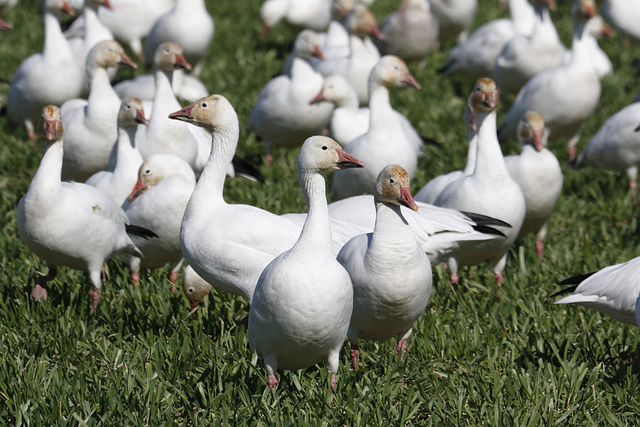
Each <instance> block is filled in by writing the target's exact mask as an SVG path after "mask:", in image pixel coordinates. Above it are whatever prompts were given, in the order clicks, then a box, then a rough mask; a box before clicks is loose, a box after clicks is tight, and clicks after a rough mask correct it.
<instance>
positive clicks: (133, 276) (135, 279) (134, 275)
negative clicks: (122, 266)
mask: <svg viewBox="0 0 640 427" xmlns="http://www.w3.org/2000/svg"><path fill="white" fill-rule="evenodd" d="M131 283H133V287H134V288H135V287H136V286H138V283H140V273H138V272H137V271H134V272H133V273H131Z"/></svg>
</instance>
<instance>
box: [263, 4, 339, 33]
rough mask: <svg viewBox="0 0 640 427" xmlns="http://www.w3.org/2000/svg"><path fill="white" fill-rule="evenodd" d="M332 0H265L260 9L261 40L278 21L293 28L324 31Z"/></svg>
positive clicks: (329, 19) (327, 22) (327, 24)
mask: <svg viewBox="0 0 640 427" xmlns="http://www.w3.org/2000/svg"><path fill="white" fill-rule="evenodd" d="M332 3H333V2H332V0H265V2H264V3H262V6H261V7H260V18H261V19H262V39H263V40H264V39H266V38H267V37H268V35H269V32H270V31H271V28H273V26H274V25H276V24H277V23H278V22H280V21H284V22H286V23H287V24H289V25H291V26H292V27H294V28H298V29H310V30H314V31H324V30H326V29H327V27H328V26H329V22H330V21H331V7H332Z"/></svg>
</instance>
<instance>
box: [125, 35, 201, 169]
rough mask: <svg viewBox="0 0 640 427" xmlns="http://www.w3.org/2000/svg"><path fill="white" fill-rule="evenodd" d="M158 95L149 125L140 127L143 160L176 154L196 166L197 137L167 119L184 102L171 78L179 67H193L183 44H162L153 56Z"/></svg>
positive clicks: (184, 127) (137, 135)
mask: <svg viewBox="0 0 640 427" xmlns="http://www.w3.org/2000/svg"><path fill="white" fill-rule="evenodd" d="M153 64H154V71H153V74H154V78H155V96H154V98H153V109H152V110H151V115H150V117H149V125H148V126H139V127H138V132H137V133H136V145H137V146H138V149H139V150H140V154H142V158H143V159H148V158H149V157H151V156H152V155H153V154H160V153H163V154H173V155H175V156H178V157H180V158H182V159H183V160H184V161H186V162H187V163H189V164H190V165H191V167H193V168H195V167H196V163H197V160H198V140H197V138H196V136H195V134H194V133H193V131H192V130H191V129H190V128H191V126H188V125H186V124H184V123H178V122H176V121H174V120H170V119H169V118H168V115H169V113H171V112H173V111H176V110H178V109H180V107H181V105H180V103H179V102H178V100H177V99H176V96H175V95H174V93H173V90H172V88H171V78H172V74H173V71H174V70H176V69H187V70H188V69H190V68H191V65H190V64H189V62H187V60H186V59H185V58H184V56H183V55H182V47H180V45H178V44H176V43H172V42H166V43H162V44H161V45H160V46H158V49H156V54H155V56H154V61H153Z"/></svg>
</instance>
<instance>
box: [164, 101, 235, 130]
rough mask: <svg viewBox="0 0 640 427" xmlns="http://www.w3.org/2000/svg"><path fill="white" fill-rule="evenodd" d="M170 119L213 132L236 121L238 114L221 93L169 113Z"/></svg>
mask: <svg viewBox="0 0 640 427" xmlns="http://www.w3.org/2000/svg"><path fill="white" fill-rule="evenodd" d="M169 118H170V119H174V120H180V121H183V122H187V123H191V124H192V125H196V126H200V127H203V128H205V129H207V130H208V131H209V132H213V131H214V130H216V129H219V128H227V127H230V126H232V124H233V123H237V121H238V116H237V115H236V112H235V110H234V109H233V106H232V105H231V103H230V102H229V101H228V100H227V98H225V97H224V96H222V95H215V94H214V95H209V96H205V97H204V98H202V99H200V100H199V101H197V102H195V103H193V104H191V105H187V106H186V107H184V108H183V109H181V110H178V111H176V112H174V113H171V114H169Z"/></svg>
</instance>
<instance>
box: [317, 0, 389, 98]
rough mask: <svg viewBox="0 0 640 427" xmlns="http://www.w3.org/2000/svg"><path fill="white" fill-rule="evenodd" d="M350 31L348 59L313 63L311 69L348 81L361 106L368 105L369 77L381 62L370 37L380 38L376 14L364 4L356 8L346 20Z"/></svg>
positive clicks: (330, 59) (329, 59)
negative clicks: (336, 75)
mask: <svg viewBox="0 0 640 427" xmlns="http://www.w3.org/2000/svg"><path fill="white" fill-rule="evenodd" d="M345 26H346V28H347V30H348V31H349V54H348V55H347V56H346V57H335V58H328V59H325V60H323V61H318V60H315V59H312V61H311V65H312V66H313V67H314V68H315V69H316V70H318V71H319V72H320V73H321V74H322V75H323V76H325V77H329V76H331V75H334V74H338V75H341V76H343V77H344V78H346V79H347V81H348V82H349V83H350V84H351V85H352V86H353V88H354V89H355V91H356V94H357V95H358V102H359V103H360V105H367V103H368V102H369V90H368V89H369V88H368V83H367V81H368V77H369V74H370V73H371V70H372V69H373V67H374V66H375V65H376V64H377V63H378V61H379V60H380V52H378V48H377V47H376V46H375V45H374V44H373V42H372V41H371V39H370V38H369V35H372V36H373V37H376V38H379V37H380V30H379V29H378V26H377V25H376V19H375V17H374V16H373V14H372V13H371V12H370V11H369V9H367V8H366V7H365V6H364V5H362V4H357V5H355V6H354V7H353V8H352V9H351V10H350V11H349V13H348V14H347V16H346V18H345Z"/></svg>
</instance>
